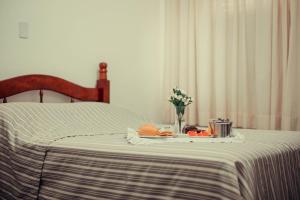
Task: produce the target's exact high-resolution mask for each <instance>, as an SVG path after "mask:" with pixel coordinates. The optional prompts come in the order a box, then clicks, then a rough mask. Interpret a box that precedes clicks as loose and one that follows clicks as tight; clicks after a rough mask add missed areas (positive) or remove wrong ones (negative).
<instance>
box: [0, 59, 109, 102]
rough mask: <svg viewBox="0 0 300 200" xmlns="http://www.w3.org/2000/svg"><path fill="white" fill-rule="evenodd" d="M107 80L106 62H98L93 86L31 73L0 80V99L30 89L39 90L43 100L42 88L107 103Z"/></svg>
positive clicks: (73, 97) (41, 100)
mask: <svg viewBox="0 0 300 200" xmlns="http://www.w3.org/2000/svg"><path fill="white" fill-rule="evenodd" d="M109 89H110V87H109V80H107V64H106V63H100V64H99V79H98V80H97V84H96V87H95V88H86V87H82V86H80V85H77V84H75V83H72V82H70V81H67V80H65V79H62V78H59V77H55V76H49V75H41V74H31V75H24V76H18V77H14V78H10V79H6V80H2V81H0V99H3V103H6V102H7V97H9V96H12V95H15V94H19V93H22V92H26V91H31V90H39V91H40V92H39V95H40V102H41V103H42V102H43V90H52V91H55V92H58V93H61V94H64V95H66V96H69V97H71V102H73V99H79V100H81V101H98V102H105V103H109Z"/></svg>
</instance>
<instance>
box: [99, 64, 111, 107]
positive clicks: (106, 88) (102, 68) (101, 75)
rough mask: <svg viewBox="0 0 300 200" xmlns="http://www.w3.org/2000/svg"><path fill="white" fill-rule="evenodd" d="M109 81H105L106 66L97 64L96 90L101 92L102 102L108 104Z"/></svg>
mask: <svg viewBox="0 0 300 200" xmlns="http://www.w3.org/2000/svg"><path fill="white" fill-rule="evenodd" d="M109 86H110V84H109V80H107V64H106V63H104V62H102V63H100V64H99V80H98V81H97V88H99V89H102V91H103V102H105V103H109V102H110V97H109V96H110V94H109V89H110V88H109Z"/></svg>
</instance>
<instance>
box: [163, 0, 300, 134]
mask: <svg viewBox="0 0 300 200" xmlns="http://www.w3.org/2000/svg"><path fill="white" fill-rule="evenodd" d="M299 48H300V1H298V0H166V5H165V71H164V95H165V98H166V99H167V98H168V96H169V95H170V93H171V89H172V88H173V87H175V86H178V87H180V88H182V89H184V90H185V91H186V92H187V93H188V94H189V95H190V96H192V97H193V98H194V102H193V103H192V104H191V105H190V106H189V107H188V108H187V112H186V119H187V122H188V123H190V124H199V125H207V123H208V120H209V119H211V118H216V117H222V118H230V119H231V120H232V121H233V122H234V125H235V126H236V127H244V128H259V129H284V130H300V105H299V104H300V51H299V50H300V49H299ZM165 109H166V110H165V111H166V112H165V113H166V122H168V123H172V122H173V121H174V111H173V108H172V105H170V104H169V103H168V102H167V101H166V104H165Z"/></svg>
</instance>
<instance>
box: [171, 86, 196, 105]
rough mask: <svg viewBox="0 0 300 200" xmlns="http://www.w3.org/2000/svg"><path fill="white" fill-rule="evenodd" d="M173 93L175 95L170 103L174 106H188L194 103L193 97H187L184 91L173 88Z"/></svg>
mask: <svg viewBox="0 0 300 200" xmlns="http://www.w3.org/2000/svg"><path fill="white" fill-rule="evenodd" d="M172 91H173V94H172V95H171V97H170V99H169V102H171V103H172V104H173V105H174V106H187V105H190V104H191V103H192V102H193V101H192V97H189V96H187V95H186V94H185V91H184V90H181V89H179V88H178V87H176V88H173V90H172Z"/></svg>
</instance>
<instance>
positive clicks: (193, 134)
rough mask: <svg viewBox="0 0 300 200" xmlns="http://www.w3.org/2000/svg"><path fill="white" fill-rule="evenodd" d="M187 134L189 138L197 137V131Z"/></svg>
mask: <svg viewBox="0 0 300 200" xmlns="http://www.w3.org/2000/svg"><path fill="white" fill-rule="evenodd" d="M187 134H188V135H189V136H198V134H197V131H188V132H187Z"/></svg>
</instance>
